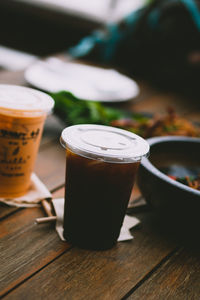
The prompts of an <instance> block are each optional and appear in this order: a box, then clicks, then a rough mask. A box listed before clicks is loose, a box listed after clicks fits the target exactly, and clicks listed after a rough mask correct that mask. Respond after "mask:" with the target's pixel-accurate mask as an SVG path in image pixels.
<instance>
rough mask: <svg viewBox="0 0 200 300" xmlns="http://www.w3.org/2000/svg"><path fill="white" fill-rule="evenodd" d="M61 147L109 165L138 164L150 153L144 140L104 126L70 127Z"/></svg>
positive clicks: (63, 132)
mask: <svg viewBox="0 0 200 300" xmlns="http://www.w3.org/2000/svg"><path fill="white" fill-rule="evenodd" d="M61 144H62V145H63V147H65V148H68V149H70V150H71V151H72V152H74V153H75V154H78V155H81V156H84V157H87V158H91V159H99V160H102V161H106V162H116V163H120V162H121V163H131V162H136V161H140V160H141V159H142V157H143V156H147V155H148V153H149V144H148V143H147V142H146V141H145V140H144V139H143V138H141V137H140V136H138V135H136V134H134V133H132V132H129V131H126V130H123V129H119V128H115V127H110V126H103V125H89V124H88V125H87V124H84V125H74V126H70V127H67V128H65V129H64V130H63V131H62V134H61Z"/></svg>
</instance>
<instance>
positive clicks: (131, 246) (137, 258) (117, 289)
mask: <svg viewBox="0 0 200 300" xmlns="http://www.w3.org/2000/svg"><path fill="white" fill-rule="evenodd" d="M138 216H140V219H141V220H142V226H141V227H140V228H138V229H134V230H133V231H132V233H133V234H134V236H135V239H134V240H133V241H131V242H121V243H118V244H117V246H115V247H114V248H113V249H110V250H107V251H87V250H81V249H77V248H72V249H70V251H68V252H66V253H64V255H62V256H61V257H59V258H58V259H57V260H55V261H53V262H52V263H51V264H49V265H48V266H46V267H45V268H44V269H42V270H41V271H40V272H38V273H37V274H35V276H33V277H31V278H30V279H29V280H27V281H26V282H24V283H23V284H22V285H20V286H19V287H17V288H16V289H15V290H14V291H11V293H9V294H8V295H7V296H6V297H5V299H29V300H31V299H34V300H35V299H42V298H49V297H51V299H92V300H93V299H103V300H106V299H109V300H110V299H121V298H122V297H123V296H124V295H125V294H126V293H127V292H128V291H129V290H130V289H131V288H132V287H133V286H135V285H136V284H137V282H138V281H140V280H141V278H143V277H144V276H145V275H146V274H148V273H149V272H150V271H151V270H152V269H153V268H154V267H155V266H156V265H157V264H159V263H160V261H161V260H162V259H163V258H164V257H166V255H168V254H169V253H171V251H173V250H174V247H175V245H174V243H173V242H172V241H170V240H169V239H167V238H166V236H165V235H164V234H163V233H162V232H159V226H157V225H156V224H155V223H154V221H153V220H154V219H153V216H152V214H151V213H145V214H140V215H138ZM30 290H31V293H30Z"/></svg>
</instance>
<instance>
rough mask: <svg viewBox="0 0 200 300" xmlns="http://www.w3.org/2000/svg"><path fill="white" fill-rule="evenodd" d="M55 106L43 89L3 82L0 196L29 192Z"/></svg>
mask: <svg viewBox="0 0 200 300" xmlns="http://www.w3.org/2000/svg"><path fill="white" fill-rule="evenodd" d="M53 105H54V101H53V99H52V98H51V97H49V96H48V95H46V94H44V93H42V92H39V91H36V90H33V89H30V88H25V87H20V86H14V85H0V197H4V198H14V197H19V196H22V195H24V194H25V193H26V192H27V191H28V189H29V186H30V177H31V173H32V171H33V168H34V163H35V159H36V156H37V152H38V148H39V144H40V139H41V135H42V130H43V125H44V121H45V118H46V116H47V114H48V113H49V112H50V111H51V110H52V108H53Z"/></svg>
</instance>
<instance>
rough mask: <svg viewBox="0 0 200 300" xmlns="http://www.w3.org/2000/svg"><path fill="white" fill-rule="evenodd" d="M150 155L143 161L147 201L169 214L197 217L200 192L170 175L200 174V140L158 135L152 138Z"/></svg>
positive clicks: (140, 178) (141, 180) (142, 187)
mask: <svg viewBox="0 0 200 300" xmlns="http://www.w3.org/2000/svg"><path fill="white" fill-rule="evenodd" d="M148 142H149V144H150V153H151V154H150V156H149V158H144V159H143V160H142V162H141V165H140V168H139V172H138V185H139V188H140V190H141V192H142V194H143V196H144V197H145V199H146V201H147V202H148V203H149V204H150V205H151V206H153V207H154V208H156V209H157V210H159V211H162V212H165V213H167V214H168V215H171V214H172V213H173V214H174V215H176V216H180V215H184V216H185V217H186V216H187V217H189V216H190V217H194V216H195V217H196V218H198V219H199V213H200V191H199V190H198V189H194V188H192V187H190V186H187V185H185V184H183V183H181V182H178V181H177V180H174V179H173V178H170V177H169V176H168V175H169V172H170V176H180V174H181V177H184V176H191V174H193V175H195V174H196V175H197V176H198V174H199V173H200V156H199V153H200V139H199V138H191V137H180V136H175V137H171V136H168V137H155V138H151V139H148Z"/></svg>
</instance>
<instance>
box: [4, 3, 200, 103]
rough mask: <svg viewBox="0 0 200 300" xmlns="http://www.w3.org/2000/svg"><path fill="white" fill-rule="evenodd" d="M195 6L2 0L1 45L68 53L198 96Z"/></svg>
mask: <svg viewBox="0 0 200 300" xmlns="http://www.w3.org/2000/svg"><path fill="white" fill-rule="evenodd" d="M199 8H200V1H199V0H95V1H92V0H1V1H0V45H1V46H3V47H5V46H6V47H9V48H11V49H16V50H20V51H23V52H26V53H28V54H32V55H35V56H40V57H41V56H42V57H44V56H49V55H53V54H55V53H58V52H63V53H70V55H72V56H74V57H78V58H79V57H81V58H83V59H85V58H86V59H89V61H92V62H93V61H94V62H97V63H100V64H104V65H105V64H107V65H109V66H113V67H114V68H119V69H120V70H121V71H122V72H124V73H126V74H128V75H129V76H131V77H134V78H139V79H143V80H147V81H149V82H151V83H152V84H154V85H156V86H157V87H161V88H167V89H170V90H177V91H179V92H182V93H186V94H190V95H194V97H197V98H198V97H199V94H200V93H199V78H200V10H199ZM113 24H114V25H113ZM88 37H89V39H88ZM85 38H86V39H85ZM75 45H76V47H75V48H73V49H72V47H74V46H75ZM0 50H1V52H0V64H3V63H1V62H4V63H5V60H4V57H3V54H5V48H1V49H0ZM10 61H11V60H10Z"/></svg>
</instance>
